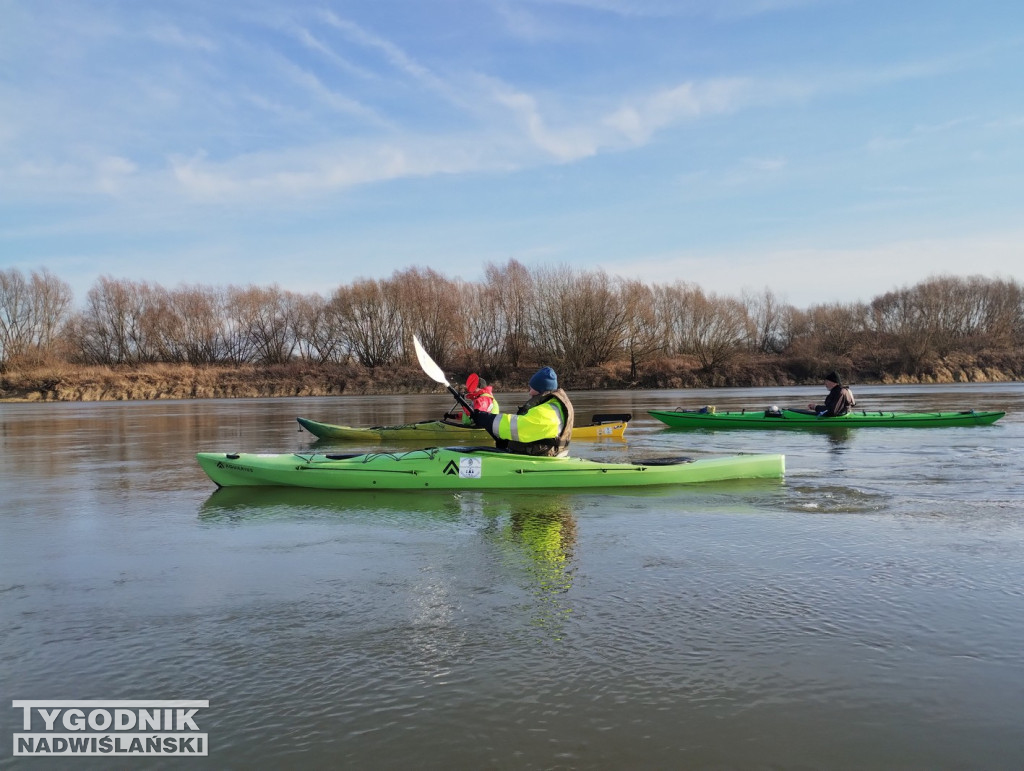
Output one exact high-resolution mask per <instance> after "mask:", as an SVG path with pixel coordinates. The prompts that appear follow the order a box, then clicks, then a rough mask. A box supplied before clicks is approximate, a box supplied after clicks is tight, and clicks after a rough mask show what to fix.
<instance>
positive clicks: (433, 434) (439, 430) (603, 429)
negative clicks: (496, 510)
mask: <svg viewBox="0 0 1024 771" xmlns="http://www.w3.org/2000/svg"><path fill="white" fill-rule="evenodd" d="M296 420H297V421H298V422H299V425H300V426H302V427H303V428H304V429H306V430H307V431H309V433H311V434H313V436H315V437H317V438H318V439H334V440H337V441H346V442H386V441H392V442H418V441H424V442H427V443H437V444H448V443H452V444H462V443H463V442H466V443H482V442H488V441H493V440H492V439H491V435H490V434H488V433H487V432H486V431H484V430H483V429H482V428H477V427H476V426H461V425H458V424H455V423H446V422H444V421H443V420H424V421H422V422H420V423H406V424H404V425H399V426H373V427H371V428H353V427H351V426H336V425H332V424H331V423H318V422H317V421H315V420H309V419H308V418H296ZM627 425H628V421H626V420H616V421H612V422H609V423H596V424H594V425H590V426H574V427H573V429H572V438H573V439H577V440H578V439H585V440H586V439H621V438H622V435H623V434H625V432H626V426H627Z"/></svg>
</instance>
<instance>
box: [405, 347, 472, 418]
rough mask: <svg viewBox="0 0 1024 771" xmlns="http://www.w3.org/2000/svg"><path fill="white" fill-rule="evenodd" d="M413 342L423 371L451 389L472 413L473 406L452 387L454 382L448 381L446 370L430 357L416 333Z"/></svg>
mask: <svg viewBox="0 0 1024 771" xmlns="http://www.w3.org/2000/svg"><path fill="white" fill-rule="evenodd" d="M412 344H413V347H414V348H415V349H416V358H417V359H418V360H419V362H420V367H422V368H423V371H424V372H425V373H427V377H429V378H430V379H431V380H433V381H434V382H435V383H440V384H441V385H443V386H444V387H445V388H447V389H448V390H449V391H451V392H452V396H454V397H455V399H456V401H458V402H459V404H461V405H462V406H463V407H465V408H466V409H467V410H468V411H469V412H470V413H472V412H473V407H472V406H471V405H470V403H469V402H467V401H466V399H465V397H464V396H463V395H462V394H460V393H459V392H458V391H456V390H455V389H454V388H452V384H451V383H449V382H448V378H446V377H445V376H444V372H443V371H442V370H441V368H440V367H439V366H437V363H436V362H435V361H434V360H433V359H431V358H430V354H428V353H427V352H426V350H424V348H423V345H422V344H421V343H420V341H419V338H417V337H416V335H413V336H412Z"/></svg>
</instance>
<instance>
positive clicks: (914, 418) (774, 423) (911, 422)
mask: <svg viewBox="0 0 1024 771" xmlns="http://www.w3.org/2000/svg"><path fill="white" fill-rule="evenodd" d="M648 414H649V415H651V416H652V417H654V418H657V419H658V420H660V421H661V422H662V423H664V424H666V425H668V426H671V427H672V428H756V429H766V430H767V429H835V428H844V429H845V428H854V427H865V428H883V427H884V428H944V427H950V426H983V425H990V424H992V423H995V422H996V421H997V420H999V419H1000V418H1001V417H1003V415H1005V414H1006V413H1005V412H979V411H976V410H966V411H963V412H866V411H863V410H862V411H858V412H850V413H847V414H846V415H841V416H839V417H835V418H821V417H818V416H817V415H814V414H813V413H809V412H803V411H800V410H780V411H779V414H777V415H769V414H768V412H767V411H763V412H762V411H749V412H748V411H743V412H704V411H697V410H692V411H691V410H650V411H649V412H648Z"/></svg>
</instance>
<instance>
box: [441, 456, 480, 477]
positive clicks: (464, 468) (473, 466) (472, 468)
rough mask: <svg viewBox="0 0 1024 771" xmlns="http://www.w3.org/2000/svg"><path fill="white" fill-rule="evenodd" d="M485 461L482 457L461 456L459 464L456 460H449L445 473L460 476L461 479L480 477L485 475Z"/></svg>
mask: <svg viewBox="0 0 1024 771" xmlns="http://www.w3.org/2000/svg"><path fill="white" fill-rule="evenodd" d="M483 468H484V462H483V461H482V460H480V458H459V463H458V465H455V461H454V460H450V461H448V465H447V466H445V467H444V473H445V474H446V475H448V476H458V477H459V478H460V479H479V478H480V477H481V476H482V475H483Z"/></svg>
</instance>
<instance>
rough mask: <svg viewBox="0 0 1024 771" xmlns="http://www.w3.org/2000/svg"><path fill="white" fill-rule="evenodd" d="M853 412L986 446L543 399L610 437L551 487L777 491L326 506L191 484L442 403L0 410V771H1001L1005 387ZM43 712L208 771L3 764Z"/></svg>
mask: <svg viewBox="0 0 1024 771" xmlns="http://www.w3.org/2000/svg"><path fill="white" fill-rule="evenodd" d="M855 391H856V394H857V398H858V401H859V403H860V405H861V406H863V407H865V408H867V409H876V410H877V409H884V410H899V411H931V410H961V409H971V408H973V409H979V410H980V409H1006V410H1007V411H1008V414H1007V416H1006V417H1005V418H1003V419H1002V420H1001V421H1000V422H998V423H996V424H995V425H993V426H987V427H971V428H938V429H893V428H881V429H871V428H862V429H853V430H850V431H848V432H846V433H845V434H822V433H814V432H804V431H777V432H772V431H717V432H707V431H685V430H678V429H669V428H667V427H665V426H664V425H663V424H661V423H659V422H657V421H655V420H654V419H653V418H651V417H650V416H648V415H647V413H646V410H648V409H665V408H673V407H679V406H683V407H699V406H702V405H705V404H713V405H715V406H716V407H717V408H718V409H719V410H724V409H738V408H741V407H745V408H748V409H763V408H764V407H766V406H767V405H769V404H779V405H782V406H804V405H805V404H806V403H807V402H808V401H811V400H812V399H814V400H820V399H821V398H822V397H823V396H824V390H823V389H820V388H786V389H718V390H701V391H695V390H687V391H638V392H633V391H628V392H627V391H614V392H584V393H574V394H572V396H573V399H574V403H575V405H576V410H577V415H578V417H579V418H580V419H585V418H586V417H588V416H589V414H590V413H593V412H631V413H633V415H634V420H633V421H632V423H631V424H630V426H629V429H628V431H627V432H626V438H625V439H624V440H621V441H616V440H605V441H601V442H589V443H588V442H574V443H573V445H572V448H571V450H572V454H574V455H580V456H584V457H591V458H595V459H599V460H619V459H625V458H649V457H652V456H657V455H666V456H679V455H690V456H693V457H704V456H713V455H730V454H734V453H739V452H773V453H774V452H781V453H784V454H785V455H786V466H787V473H786V478H785V480H782V481H765V480H762V481H739V482H731V483H716V484H711V485H695V486H690V487H678V488H673V489H667V490H658V491H646V492H641V493H638V494H628V495H627V494H622V493H615V492H606V493H601V492H591V493H588V492H574V493H560V492H556V493H545V494H536V493H530V492H528V491H524V492H522V493H507V492H504V493H493V494H492V493H471V494H452V493H441V492H437V493H430V494H426V493H391V494H389V493H385V492H374V493H360V494H353V493H338V492H327V491H302V490H285V489H263V490H259V489H230V490H229V489H225V490H220V491H218V490H216V488H215V486H214V485H213V483H212V482H210V481H209V479H208V478H207V477H206V476H205V475H204V474H203V473H202V471H201V470H200V469H199V467H198V465H196V463H195V460H194V453H195V452H197V451H200V450H218V451H226V452H231V451H251V452H292V451H304V450H309V449H310V448H311V447H315V448H320V447H330V448H335V447H339V446H340V445H330V444H325V443H320V442H315V440H314V438H313V437H312V436H311V435H309V434H307V433H305V432H304V431H301V430H300V429H299V427H298V424H297V423H296V422H295V418H296V417H299V416H302V417H308V418H312V419H314V420H319V421H322V422H330V423H339V424H346V425H354V426H368V425H374V424H382V423H399V422H406V421H413V420H421V419H426V418H430V417H434V416H436V415H437V414H438V413H440V412H441V411H443V410H444V409H445V408H447V407H448V406H449V404H450V402H451V400H450V399H448V398H446V397H445V396H443V395H440V394H438V395H418V396H410V397H397V398H396V397H334V398H304V399H265V400H222V401H161V402H138V403H88V404H81V403H74V404H69V403H60V404H0V453H2V471H0V628H2V630H3V633H2V635H0V697H2V701H3V703H2V704H0V716H2V720H0V767H3V768H7V767H21V766H22V765H24V766H25V767H39V768H42V767H47V768H49V767H56V768H69V769H79V768H112V767H118V768H217V769H223V768H239V769H242V768H245V769H253V768H268V769H272V768H353V769H368V768H374V769H377V768H381V769H407V768H425V769H668V768H672V769H716V770H721V769H922V770H925V769H927V770H928V771H935V770H936V769H1020V768H1024V642H1022V641H1024V483H1022V479H1024V474H1022V472H1024V384H1019V383H1015V384H992V385H988V384H985V385H981V384H978V385H975V384H961V385H947V386H875V387H863V388H856V389H855ZM499 396H500V397H501V401H502V404H503V406H505V408H506V409H510V408H512V407H513V406H514V405H515V404H517V402H518V400H519V395H518V394H499ZM350 449H353V447H352V446H350V447H347V448H346V450H350ZM355 449H379V448H378V447H377V446H366V447H363V448H359V447H358V446H355ZM62 700H65V701H92V702H109V701H111V700H120V701H135V702H147V703H149V702H153V701H161V700H187V701H201V702H206V706H205V707H202V708H200V709H199V710H198V712H197V713H195V716H194V721H195V723H197V724H198V727H199V730H200V731H201V732H202V733H203V734H204V735H205V737H206V743H205V745H204V747H203V749H204V750H205V751H207V752H208V754H207V755H205V756H196V755H194V754H193V755H191V756H189V757H185V758H179V757H172V756H167V755H156V756H147V757H140V756H128V757H117V758H113V757H110V756H106V757H104V756H103V754H102V753H101V754H100V755H98V756H94V757H76V758H68V759H61V760H59V761H58V760H57V759H55V758H48V759H45V760H34V761H32V760H29V761H26V759H22V758H16V757H14V753H15V750H16V747H15V741H14V736H15V734H20V733H25V732H26V729H25V727H24V726H23V716H24V710H23V709H22V708H20V707H16V706H15V702H22V701H52V702H60V701H62ZM62 714H63V713H62ZM101 717H102V716H101ZM30 722H31V730H32V731H33V732H37V733H38V732H44V731H45V726H44V722H43V719H42V718H41V717H40V716H39V715H38V713H36V714H35V715H34V717H32V718H31V721H30ZM55 725H56V726H57V728H58V729H59V730H63V729H61V728H60V726H61V723H60V720H58V721H57V723H56V724H55ZM96 727H97V729H99V728H101V726H96ZM91 731H92V729H89V732H91ZM69 732H70V733H74V730H71V729H69ZM83 733H86V732H84V731H82V730H78V733H77V735H82V734H83ZM93 733H95V732H93Z"/></svg>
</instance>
